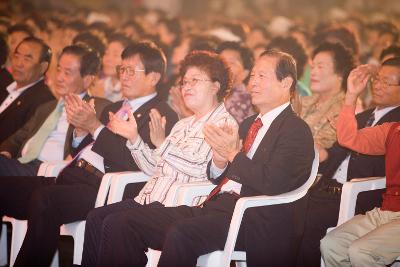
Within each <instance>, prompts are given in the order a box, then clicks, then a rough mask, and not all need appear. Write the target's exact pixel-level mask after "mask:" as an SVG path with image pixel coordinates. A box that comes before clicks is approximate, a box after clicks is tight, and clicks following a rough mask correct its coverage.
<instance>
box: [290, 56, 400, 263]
mask: <svg viewBox="0 0 400 267" xmlns="http://www.w3.org/2000/svg"><path fill="white" fill-rule="evenodd" d="M369 71H370V72H371V71H373V69H372V68H371V67H369ZM371 80H372V97H373V102H374V103H375V105H376V107H375V108H373V109H368V110H366V111H364V112H362V113H360V114H358V115H357V116H356V119H357V124H358V128H359V129H361V128H366V127H370V126H375V125H380V124H383V123H385V122H394V121H400V107H399V105H400V58H398V57H397V58H391V59H388V60H386V61H385V62H383V63H382V66H381V67H380V69H379V71H378V73H377V74H376V75H375V76H374V77H373V78H372V79H371ZM350 83H352V81H351V80H349V81H348V86H351V85H350ZM320 157H322V162H321V163H320V167H319V173H321V174H322V177H321V180H320V181H319V183H318V184H317V185H316V186H315V187H314V188H312V190H311V192H310V198H309V206H308V209H307V215H306V218H307V221H306V227H305V229H304V232H303V238H302V243H301V253H299V257H298V260H297V266H311V267H312V266H320V259H321V254H320V249H319V247H320V240H321V238H322V237H324V235H325V234H326V230H327V229H328V228H329V227H333V226H336V224H337V220H338V215H339V206H340V197H341V189H342V186H343V183H345V182H346V181H350V180H351V179H353V178H363V177H371V176H385V157H384V156H382V155H375V156H371V155H366V154H363V153H357V152H356V151H353V150H351V149H350V148H346V147H344V146H342V145H340V144H339V143H338V142H336V143H335V144H334V145H333V146H332V147H331V148H329V149H327V150H325V151H323V152H322V153H320ZM381 195H382V190H377V191H375V192H365V193H361V194H360V196H359V201H357V203H358V205H357V208H356V213H363V212H365V211H367V210H370V209H372V208H374V207H375V206H376V205H379V203H380V201H381Z"/></svg>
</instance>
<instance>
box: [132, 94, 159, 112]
mask: <svg viewBox="0 0 400 267" xmlns="http://www.w3.org/2000/svg"><path fill="white" fill-rule="evenodd" d="M156 95H157V93H152V94H150V95H146V96H142V97H139V98H136V99H133V100H128V103H129V105H130V106H131V108H132V111H133V112H135V111H136V110H137V109H138V108H140V107H141V106H142V105H143V104H144V103H146V102H147V101H149V100H150V99H153V98H154V97H156Z"/></svg>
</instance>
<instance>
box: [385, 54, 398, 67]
mask: <svg viewBox="0 0 400 267" xmlns="http://www.w3.org/2000/svg"><path fill="white" fill-rule="evenodd" d="M383 66H391V67H396V68H400V57H398V56H397V57H392V58H389V59H387V60H385V61H384V62H383V63H382V67H383Z"/></svg>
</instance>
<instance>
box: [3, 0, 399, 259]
mask: <svg viewBox="0 0 400 267" xmlns="http://www.w3.org/2000/svg"><path fill="white" fill-rule="evenodd" d="M28 6H29V7H30V8H26V7H24V6H23V5H22V4H20V3H14V4H4V5H0V66H1V69H0V218H2V217H3V216H8V217H13V218H16V219H20V220H27V221H28V228H27V233H26V235H25V238H24V240H23V243H22V247H21V249H20V250H19V252H18V255H17V258H16V261H15V266H50V264H51V261H52V258H53V255H54V253H55V252H56V250H57V244H58V240H59V227H60V226H61V225H63V224H66V223H70V222H74V221H78V220H87V223H86V230H85V241H84V245H83V254H82V255H83V257H82V266H113V265H115V266H128V265H129V266H145V265H146V262H147V258H146V256H145V254H144V252H145V251H146V250H147V248H152V249H156V250H162V253H161V257H160V261H159V265H158V266H195V265H196V259H197V258H198V257H199V256H201V255H203V254H207V253H210V252H212V251H215V250H223V249H224V244H225V241H226V238H227V234H228V229H229V225H230V220H231V217H232V213H233V210H234V207H235V204H236V203H237V201H238V199H240V198H241V197H252V196H258V195H271V196H276V195H280V194H283V193H287V192H290V191H293V190H295V189H297V188H299V187H300V186H302V185H303V184H305V183H306V181H307V179H308V177H309V176H310V173H311V169H312V163H313V159H314V157H315V156H317V155H316V154H315V153H314V152H315V151H317V152H318V156H319V168H318V175H317V177H315V182H314V184H313V185H312V187H311V188H310V190H308V192H307V194H306V195H305V196H304V197H302V198H301V199H299V200H296V201H294V202H292V203H286V204H280V205H275V206H265V207H258V208H252V209H249V210H248V211H246V213H245V215H244V219H243V222H242V225H241V228H240V231H239V233H238V238H237V242H236V248H237V249H238V250H244V251H246V261H247V265H248V266H274V267H275V266H297V267H302V266H305V267H308V266H310V267H313V266H320V264H321V256H322V258H323V260H324V261H325V264H326V266H386V265H389V264H391V263H392V262H393V261H394V260H395V259H396V258H397V257H398V256H400V244H399V242H398V240H400V232H396V231H398V229H399V228H400V227H399V225H400V223H399V216H400V215H399V210H400V208H399V207H400V199H399V198H398V194H399V193H400V171H399V170H398V166H400V165H399V164H395V163H393V162H398V160H397V161H396V159H398V158H399V151H400V147H399V142H398V140H397V139H398V134H399V126H398V122H399V121H400V44H399V43H398V41H399V40H398V39H399V33H400V32H399V28H398V27H399V26H400V20H398V19H397V18H396V17H395V16H393V17H390V18H383V19H382V18H380V19H372V18H371V17H370V16H369V15H370V14H369V13H368V12H370V11H368V10H367V11H366V10H360V11H358V12H355V13H350V12H349V13H346V16H343V14H342V16H337V17H334V18H329V17H328V16H326V17H324V16H323V15H322V14H319V16H312V17H310V18H307V17H306V16H305V17H296V19H289V18H285V17H279V16H275V15H273V13H271V12H268V13H266V14H268V15H265V14H262V13H261V12H257V10H256V9H255V8H254V6H253V8H249V7H248V6H246V8H243V10H242V13H243V14H242V16H240V15H238V17H237V18H235V19H234V18H229V17H226V18H221V16H220V14H219V13H218V12H220V11H216V10H211V9H210V12H208V13H207V14H204V17H201V18H199V17H196V16H193V17H191V16H187V15H186V16H183V15H182V16H180V15H176V14H175V15H173V16H172V15H169V14H167V13H165V12H163V11H159V10H153V9H146V8H143V7H141V6H140V4H137V5H136V6H134V7H127V8H126V9H124V8H121V9H119V8H98V9H95V8H93V9H91V8H82V7H79V6H78V5H75V4H71V6H69V7H68V8H66V7H46V8H43V6H41V7H35V4H34V3H33V4H32V5H28ZM239 9H240V8H239ZM250 11H252V12H254V15H249V14H248V13H249V12H250ZM246 12H247V13H246ZM239 14H240V12H239ZM396 148H397V149H396ZM61 162H64V164H65V163H66V164H67V165H66V167H65V168H63V169H62V170H61V172H60V173H59V174H58V176H57V177H43V176H38V171H39V169H40V166H41V164H42V163H50V164H57V163H61ZM126 171H141V172H144V173H145V174H146V175H148V176H149V177H150V178H149V180H148V181H147V182H141V183H132V184H128V185H127V186H126V187H125V189H124V196H123V201H121V202H118V203H115V204H112V205H106V206H104V207H102V208H96V209H95V208H94V206H95V201H96V196H97V192H98V190H99V186H100V183H101V181H102V177H103V176H104V175H105V174H106V173H113V172H126ZM374 176H387V190H385V189H383V190H375V191H373V192H368V193H362V194H360V196H359V200H358V203H357V208H356V211H357V213H359V214H365V215H357V216H356V217H355V218H354V219H352V220H351V221H349V222H348V223H345V224H344V225H342V226H339V227H338V228H337V229H335V230H334V231H332V232H330V233H328V234H327V229H328V228H329V227H333V226H336V224H337V220H338V214H339V207H340V199H341V194H342V187H343V184H344V183H346V182H348V181H350V180H351V179H353V178H365V177H374ZM193 182H210V183H212V184H215V185H216V187H215V189H214V190H213V191H212V192H211V193H210V195H208V196H207V197H206V196H204V198H203V200H204V199H205V201H204V202H201V203H198V205H195V206H192V207H188V206H177V207H167V206H166V199H167V195H168V194H169V193H170V189H171V188H172V187H173V186H174V185H175V184H178V183H188V184H190V183H193ZM0 221H1V220H0ZM0 231H1V228H0ZM0 234H2V235H6V234H7V233H4V232H3V233H2V232H0ZM265 240H268V242H266V241H265ZM0 249H3V248H0ZM321 253H322V254H321Z"/></svg>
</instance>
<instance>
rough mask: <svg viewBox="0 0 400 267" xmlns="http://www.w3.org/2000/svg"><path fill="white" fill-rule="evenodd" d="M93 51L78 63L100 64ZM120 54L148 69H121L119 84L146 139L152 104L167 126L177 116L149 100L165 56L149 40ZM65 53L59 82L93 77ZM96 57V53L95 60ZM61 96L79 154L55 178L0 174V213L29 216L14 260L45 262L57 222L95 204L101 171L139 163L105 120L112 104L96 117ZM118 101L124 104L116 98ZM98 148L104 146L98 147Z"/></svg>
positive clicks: (77, 102)
mask: <svg viewBox="0 0 400 267" xmlns="http://www.w3.org/2000/svg"><path fill="white" fill-rule="evenodd" d="M74 47H75V46H74ZM66 49H67V48H65V49H64V52H65V50H66ZM91 54H93V52H89V53H87V54H84V55H82V57H81V60H82V61H81V62H82V63H81V65H85V63H87V64H88V66H91V67H95V66H96V68H97V67H98V64H96V63H95V62H96V60H95V59H94V58H93V57H91V56H90V55H91ZM67 55H68V54H67ZM124 55H128V56H127V58H128V59H129V58H132V57H136V58H141V60H142V62H143V63H141V64H142V67H143V72H145V71H146V72H145V73H147V74H143V75H144V76H142V77H141V79H136V80H135V79H134V78H137V77H135V74H133V75H131V74H132V73H131V72H132V69H125V76H126V77H127V78H129V81H130V83H129V84H130V86H127V87H126V88H125V87H124V83H122V85H123V86H122V88H123V90H124V89H125V90H126V91H123V92H124V95H126V97H127V98H128V99H130V100H129V101H128V102H129V103H127V104H129V105H132V106H131V107H132V109H134V110H136V117H138V118H139V119H141V118H142V117H143V119H144V120H145V121H141V126H140V127H141V128H140V133H141V134H143V138H144V139H145V138H146V139H148V140H150V137H149V133H148V132H149V130H148V123H149V112H150V107H160V112H162V114H163V115H164V116H169V117H168V120H170V122H169V124H168V126H167V127H168V128H167V131H168V132H169V131H170V129H171V127H172V125H173V124H174V122H175V121H176V120H177V116H176V114H175V113H174V112H173V111H172V110H171V109H169V108H168V106H167V105H166V104H162V103H158V102H157V101H155V102H151V100H150V99H153V98H154V97H155V94H154V95H152V92H155V86H156V85H157V83H158V82H159V80H160V79H161V76H162V73H163V71H164V69H165V57H164V56H163V53H162V51H161V50H160V49H158V48H157V47H155V46H153V45H150V44H136V45H132V46H129V47H128V48H126V50H124V53H123V58H124ZM64 56H65V54H62V56H61V58H60V64H59V67H58V73H60V72H61V73H63V75H62V77H58V79H57V84H58V83H61V81H65V82H66V81H68V84H69V85H70V86H82V85H89V84H91V82H92V81H93V79H89V77H87V76H86V75H85V73H84V72H82V71H80V69H79V64H73V63H79V60H78V61H77V59H78V58H77V57H71V58H70V57H67V58H65V57H64ZM74 59H75V61H74ZM86 60H88V61H87V62H86ZM98 60H99V59H98V58H97V62H98ZM123 62H124V61H123ZM125 67H128V66H125ZM131 67H132V66H129V68H131ZM133 69H134V70H137V71H138V66H133ZM60 75H61V74H60ZM64 75H65V76H64ZM125 76H124V77H125ZM146 76H147V78H146ZM65 89H67V88H65ZM134 89H136V90H134ZM128 92H130V93H131V94H132V95H129V94H128ZM135 94H136V95H135ZM138 94H139V95H138ZM140 94H143V95H140ZM65 102H66V118H67V120H68V121H69V122H70V123H71V124H73V125H74V127H75V129H74V131H73V136H74V140H73V142H77V143H79V146H78V147H77V149H76V150H75V154H76V153H77V152H78V151H79V154H77V155H76V157H75V158H74V160H73V161H72V162H71V163H70V164H69V165H68V166H67V167H66V168H64V169H63V170H62V171H61V173H60V174H59V175H58V177H57V178H56V177H51V178H46V177H37V176H34V177H1V178H0V215H10V216H13V217H17V218H21V219H28V222H29V223H28V231H27V234H26V236H25V239H24V242H23V244H22V247H21V250H20V252H19V254H18V256H17V259H16V262H15V266H29V265H32V266H49V265H50V263H51V260H52V256H53V255H54V252H55V250H56V248H57V240H58V237H59V227H60V225H62V224H64V223H69V222H73V221H77V220H83V219H85V218H86V214H87V213H88V212H89V211H90V210H91V209H92V208H93V207H94V204H95V200H96V196H97V191H98V188H99V186H100V182H101V178H102V176H103V175H104V173H105V172H109V171H126V170H134V169H137V166H136V165H135V164H131V165H130V162H127V159H125V158H124V155H126V151H124V150H125V148H124V149H121V150H118V147H121V148H122V144H125V143H126V140H123V139H119V138H116V137H115V136H114V133H112V132H110V131H109V130H108V128H107V127H105V126H104V125H107V123H108V112H107V111H108V110H113V108H115V105H116V104H113V105H111V106H110V108H107V109H106V110H105V111H104V112H103V114H102V116H101V118H100V120H99V119H97V118H96V113H97V112H95V111H94V109H93V107H92V105H90V103H88V102H85V101H83V100H81V99H80V98H79V97H78V96H76V95H72V94H69V95H68V96H66V101H65ZM119 106H120V107H121V106H123V105H121V103H119ZM163 108H164V109H163ZM168 112H170V113H168ZM117 113H118V112H117ZM50 116H51V115H50ZM174 120H175V121H174ZM44 124H46V122H45V123H44ZM144 125H146V126H144ZM146 127H147V128H146ZM146 129H147V130H146ZM104 136H107V137H104ZM107 138H108V139H107ZM79 139H81V140H82V141H80V140H79ZM79 141H80V142H79ZM97 146H99V147H100V149H98V148H97ZM103 146H104V147H103ZM105 148H110V149H109V150H107V149H105ZM111 148H114V149H116V150H113V149H111ZM101 149H103V150H102V151H99V150H101ZM126 150H127V149H126ZM113 153H115V154H118V153H120V154H122V156H119V158H113V156H112V155H113ZM24 157H26V155H25V156H23V158H24ZM119 159H121V161H119ZM10 192H12V193H10Z"/></svg>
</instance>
